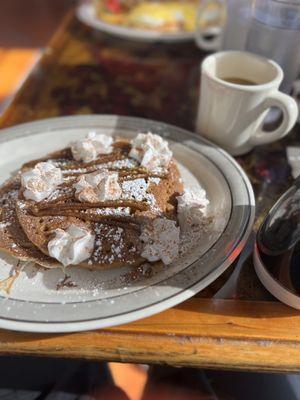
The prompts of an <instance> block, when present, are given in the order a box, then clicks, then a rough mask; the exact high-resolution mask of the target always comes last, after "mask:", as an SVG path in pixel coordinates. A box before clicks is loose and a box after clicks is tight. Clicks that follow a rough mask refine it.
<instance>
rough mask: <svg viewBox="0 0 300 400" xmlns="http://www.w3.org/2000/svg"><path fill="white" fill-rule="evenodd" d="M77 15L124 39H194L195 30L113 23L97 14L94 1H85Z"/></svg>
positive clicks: (90, 23)
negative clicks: (147, 27)
mask: <svg viewBox="0 0 300 400" xmlns="http://www.w3.org/2000/svg"><path fill="white" fill-rule="evenodd" d="M76 15H77V17H78V19H79V20H80V21H81V22H83V23H84V24H85V25H87V26H89V27H91V28H93V29H97V30H99V31H102V32H105V33H108V34H110V35H113V36H118V37H123V38H124V39H131V40H138V41H147V42H155V41H160V42H184V41H190V40H194V36H195V35H194V32H186V31H181V32H172V33H168V32H161V31H151V30H148V29H137V28H130V27H126V26H122V25H117V24H111V23H107V22H105V21H103V20H101V19H100V18H99V17H97V15H96V10H95V7H94V4H93V2H92V1H89V0H87V1H84V2H82V3H81V4H79V6H78V7H77V10H76Z"/></svg>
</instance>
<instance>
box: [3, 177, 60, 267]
mask: <svg viewBox="0 0 300 400" xmlns="http://www.w3.org/2000/svg"><path fill="white" fill-rule="evenodd" d="M19 189H20V176H19V175H16V176H15V177H13V178H11V179H9V180H8V181H6V182H5V183H4V185H3V186H2V187H1V189H0V249H1V250H3V251H4V252H6V253H9V254H10V255H12V256H14V257H16V258H17V259H19V260H22V261H33V262H36V263H38V264H40V265H43V266H47V267H49V268H51V267H57V266H59V263H58V262H57V261H56V260H54V259H53V258H50V257H48V256H46V255H45V254H43V253H42V252H40V250H39V249H38V248H37V247H35V246H34V244H33V243H32V242H31V241H30V240H29V239H28V238H27V236H26V235H25V233H24V231H23V229H22V227H21V225H20V224H19V220H18V218H17V214H16V211H15V205H16V201H17V198H18V193H19Z"/></svg>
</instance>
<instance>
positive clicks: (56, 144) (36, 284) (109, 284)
mask: <svg viewBox="0 0 300 400" xmlns="http://www.w3.org/2000/svg"><path fill="white" fill-rule="evenodd" d="M91 130H96V131H98V132H105V133H107V134H108V133H109V134H112V135H121V136H125V137H133V136H135V135H136V134H137V133H138V132H147V131H149V130H150V131H152V132H154V133H158V134H160V135H162V136H163V137H165V138H166V139H167V140H169V142H170V147H171V149H172V150H173V153H174V155H175V157H176V159H177V161H178V164H179V168H180V170H181V174H182V176H183V180H184V183H185V184H186V185H187V186H190V187H196V186H197V185H199V184H201V186H203V187H204V188H205V190H206V191H207V195H208V198H209V200H210V211H211V212H212V213H213V214H214V215H215V218H214V221H213V224H212V226H211V227H210V229H209V231H208V232H207V233H206V234H205V235H204V236H203V237H202V238H201V241H199V243H197V246H194V247H193V248H192V249H191V250H190V251H189V253H188V254H187V255H185V256H184V257H181V258H179V259H178V261H176V262H174V263H173V264H172V265H170V266H168V267H165V268H163V269H158V270H155V269H154V270H153V271H152V272H153V274H152V276H151V277H147V276H144V275H143V274H140V275H139V276H138V278H137V279H136V280H129V281H128V280H127V279H126V276H127V275H128V272H129V271H128V270H127V269H125V268H120V269H115V270H111V271H110V270H107V271H87V270H80V269H79V268H74V267H73V268H72V269H69V270H68V275H70V279H71V281H72V282H73V283H75V284H76V286H75V287H71V288H63V289H62V290H56V285H57V283H58V281H59V280H60V279H62V278H63V277H64V274H63V272H62V271H61V270H47V271H40V270H37V269H36V268H35V267H30V266H28V267H26V268H25V269H24V271H22V272H21V274H20V276H19V277H18V279H17V280H16V281H15V283H14V285H13V288H12V290H11V292H10V294H9V296H8V295H6V294H5V293H4V292H3V293H0V327H1V328H7V329H13V330H21V331H32V332H70V331H82V330H88V329H97V328H103V327H108V326H113V325H119V324H124V323H127V322H129V321H133V320H136V319H139V318H144V317H147V316H149V315H152V314H155V313H158V312H161V311H163V310H165V309H167V308H169V307H172V306H174V305H176V304H178V303H180V302H182V301H184V300H186V299H188V298H189V297H191V296H193V295H194V294H195V293H197V292H198V291H199V290H201V289H203V288H205V287H206V286H207V285H209V284H210V283H211V282H212V281H213V280H215V279H216V278H217V277H218V276H219V275H220V274H221V273H222V272H223V271H224V270H225V269H226V268H227V267H228V266H229V265H230V264H231V263H232V262H233V260H234V259H235V258H236V257H237V256H238V254H239V253H240V251H241V250H242V248H243V246H244V244H245V241H246V239H247V237H248V235H249V233H250V231H251V227H252V223H253V218H254V208H255V206H254V195H253V191H252V187H251V184H250V182H249V181H248V178H247V177H246V175H245V173H244V172H243V171H242V169H241V168H240V167H239V165H238V164H237V163H236V162H235V161H234V160H233V158H231V157H230V156H229V155H228V154H227V153H226V152H224V151H222V150H221V149H219V148H217V147H216V146H214V145H213V144H211V143H209V142H208V141H206V140H204V139H201V138H200V137H198V136H195V135H193V134H191V133H189V132H187V131H185V130H183V129H180V128H177V127H174V126H170V125H167V124H164V123H160V122H155V121H151V120H144V119H138V118H127V117H117V116H109V115H105V116H100V115H99V116H96V115H94V116H75V117H62V118H53V119H48V120H42V121H37V122H33V123H27V124H23V125H19V126H16V127H13V128H9V129H3V130H2V131H1V134H0V182H3V181H4V180H5V179H7V178H8V177H9V176H10V174H11V173H12V172H13V171H15V170H16V169H18V168H19V167H20V166H21V165H22V163H24V162H25V161H28V160H31V159H33V158H37V157H40V156H43V155H45V154H47V153H49V152H50V151H53V150H56V149H60V148H63V147H64V146H66V145H67V144H68V143H69V142H70V141H71V140H74V139H75V138H78V137H83V136H84V135H85V134H86V133H87V132H89V131H91ZM15 263H16V261H15V260H14V259H13V258H12V257H10V256H6V255H4V254H2V253H0V267H1V268H0V279H5V278H7V277H8V276H9V272H10V270H11V268H12V266H13V265H15Z"/></svg>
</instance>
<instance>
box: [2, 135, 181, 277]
mask: <svg viewBox="0 0 300 400" xmlns="http://www.w3.org/2000/svg"><path fill="white" fill-rule="evenodd" d="M130 149H131V145H130V142H129V141H127V140H123V139H122V140H120V139H119V140H118V141H116V142H115V143H114V144H113V151H112V153H110V154H103V155H100V156H99V157H98V158H97V159H96V160H95V161H93V162H90V163H83V162H80V161H76V160H74V159H73V157H72V153H71V150H70V149H69V148H67V149H64V150H61V151H59V152H56V153H52V154H49V155H48V156H46V157H44V158H42V159H39V160H34V161H31V162H29V163H26V164H24V165H23V167H22V168H21V171H20V172H21V173H23V172H25V171H26V170H28V169H31V168H33V167H34V166H35V165H36V164H37V163H39V162H46V161H51V162H52V163H53V164H54V165H55V166H56V167H59V168H60V169H61V170H62V174H63V178H64V179H63V183H61V184H60V185H59V186H58V187H57V189H56V190H55V191H54V192H53V193H52V194H51V196H50V197H48V198H47V199H45V200H42V201H40V202H35V201H33V200H28V199H25V198H24V196H23V189H22V188H20V183H18V185H17V186H15V189H14V190H15V192H14V196H15V198H14V201H13V202H11V203H13V204H14V205H15V206H16V207H15V211H14V213H13V215H14V218H15V220H16V222H15V225H16V224H18V227H19V230H20V235H21V234H22V235H23V239H25V240H26V242H27V244H28V243H29V244H30V245H31V247H32V249H33V250H32V251H36V252H37V254H38V257H37V258H38V259H41V260H42V258H43V260H42V261H43V265H45V264H47V262H48V261H49V266H51V265H50V264H51V262H53V263H54V264H56V265H57V261H55V260H54V259H53V258H51V257H49V252H48V247H47V244H48V242H49V240H51V238H52V237H53V233H54V231H55V230H56V229H58V228H60V229H63V230H66V229H67V228H68V227H70V225H76V226H79V227H82V228H86V229H88V230H91V231H92V232H93V234H94V235H95V247H94V251H93V253H92V255H91V257H90V258H89V259H87V260H85V261H84V262H81V263H80V264H77V265H78V266H79V267H83V268H90V269H99V268H100V269H101V268H114V267H120V266H125V265H129V266H137V265H140V264H141V263H142V262H143V261H144V259H143V258H142V257H141V256H140V252H141V249H140V234H141V225H142V224H145V223H146V222H147V220H150V219H154V218H156V217H157V216H166V217H167V218H169V219H174V220H176V204H177V203H176V196H178V195H179V194H180V193H181V192H182V190H183V186H182V183H181V179H180V174H179V171H178V169H177V167H176V164H175V161H174V160H171V162H170V164H169V166H168V168H167V169H165V170H158V171H155V173H153V172H150V171H149V170H147V169H145V168H143V167H141V166H139V164H138V162H137V161H135V160H134V159H132V158H130V157H129V152H130ZM99 170H106V171H117V172H118V182H119V185H120V187H121V188H122V195H121V197H120V198H118V199H116V200H110V201H104V202H99V203H85V202H80V201H79V200H78V199H77V198H76V196H75V189H74V188H73V185H74V183H75V182H76V181H77V180H78V178H79V177H80V176H82V175H85V174H87V173H92V172H95V171H99ZM18 192H19V193H18ZM9 207H10V209H11V208H12V209H13V205H10V206H9ZM16 216H17V217H16ZM13 239H14V240H15V237H14V236H13ZM0 245H1V243H0ZM2 248H3V246H2ZM7 250H8V251H10V248H9V249H7ZM10 252H11V251H10ZM16 256H17V257H18V258H21V257H19V256H18V254H16ZM27 259H28V257H27ZM37 262H38V261H37ZM39 263H40V262H39Z"/></svg>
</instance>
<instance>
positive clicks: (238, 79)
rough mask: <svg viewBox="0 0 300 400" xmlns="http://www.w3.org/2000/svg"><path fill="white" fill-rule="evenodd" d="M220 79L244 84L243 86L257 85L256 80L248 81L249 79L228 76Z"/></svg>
mask: <svg viewBox="0 0 300 400" xmlns="http://www.w3.org/2000/svg"><path fill="white" fill-rule="evenodd" d="M222 80H223V81H226V82H229V83H235V84H236V85H245V86H254V85H257V83H256V82H253V81H250V80H249V79H244V78H235V77H228V78H222Z"/></svg>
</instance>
